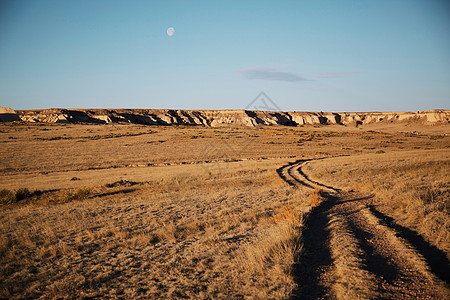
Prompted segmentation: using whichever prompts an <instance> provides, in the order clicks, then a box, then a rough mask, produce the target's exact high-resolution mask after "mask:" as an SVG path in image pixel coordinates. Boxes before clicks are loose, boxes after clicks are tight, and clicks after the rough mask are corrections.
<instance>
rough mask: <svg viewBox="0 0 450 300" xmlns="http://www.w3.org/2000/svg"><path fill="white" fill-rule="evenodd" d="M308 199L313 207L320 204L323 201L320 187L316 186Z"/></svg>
mask: <svg viewBox="0 0 450 300" xmlns="http://www.w3.org/2000/svg"><path fill="white" fill-rule="evenodd" d="M308 200H309V204H311V206H313V207H316V206H319V205H320V203H321V202H322V197H321V196H320V189H319V188H317V187H316V188H315V189H314V192H312V193H310V194H309V196H308Z"/></svg>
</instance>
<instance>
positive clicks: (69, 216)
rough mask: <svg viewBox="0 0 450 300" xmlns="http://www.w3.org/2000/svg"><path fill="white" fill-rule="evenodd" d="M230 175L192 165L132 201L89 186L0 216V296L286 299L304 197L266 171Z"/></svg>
mask: <svg viewBox="0 0 450 300" xmlns="http://www.w3.org/2000/svg"><path fill="white" fill-rule="evenodd" d="M164 170H167V168H166V169H164ZM237 171H238V172H237V173H236V171H235V170H230V171H228V172H226V173H222V174H221V175H222V176H220V177H217V175H211V176H210V175H206V174H205V173H204V172H203V170H202V168H201V167H200V166H197V173H195V176H194V174H192V176H188V175H183V176H182V175H178V174H177V173H174V174H172V175H170V172H169V173H168V174H166V175H165V176H164V177H163V178H162V179H160V180H159V179H158V180H155V181H151V182H146V183H142V184H138V185H133V187H138V189H136V190H135V191H133V192H131V193H122V194H121V193H120V191H124V190H126V189H128V188H129V186H126V185H111V186H112V187H106V186H98V187H93V188H91V190H92V191H93V192H92V193H91V195H90V198H86V199H84V200H80V199H78V198H77V199H78V200H79V201H70V202H64V201H62V202H61V201H60V202H55V203H58V204H51V202H46V203H45V205H43V204H42V203H41V202H39V201H37V200H36V202H30V203H28V204H27V205H22V206H17V207H10V208H8V209H6V210H3V211H2V213H1V214H0V218H1V221H2V223H1V225H0V233H1V236H2V241H1V244H0V252H1V253H2V254H3V255H2V258H1V263H2V267H1V269H0V271H1V274H2V275H1V276H2V278H4V280H3V281H2V291H3V292H2V297H8V298H13V299H14V298H22V297H31V298H35V297H40V296H44V295H45V297H50V296H51V297H56V298H66V297H75V298H78V297H95V296H99V295H101V296H102V297H144V298H148V297H158V298H160V297H163V298H166V297H168V298H174V297H175V298H177V297H200V298H202V297H225V296H226V297H250V296H253V297H254V296H257V297H260V298H285V297H287V296H288V295H289V294H290V292H291V290H292V289H293V288H294V287H295V282H294V281H293V279H292V274H291V267H292V264H293V262H294V257H295V254H296V253H297V252H298V251H299V247H300V246H299V245H300V244H299V233H300V230H299V227H300V226H301V224H302V217H301V216H302V212H300V211H299V209H301V207H303V206H304V205H305V204H306V203H305V201H304V199H305V195H304V194H303V193H302V192H301V191H292V190H290V189H289V188H288V187H287V186H286V185H285V184H284V183H283V182H280V180H279V178H278V177H277V175H276V172H275V165H274V166H273V170H270V171H269V170H265V171H261V170H260V169H249V170H246V171H245V170H242V169H237ZM242 174H245V176H247V177H248V178H251V180H242V179H241V178H242ZM249 190H251V191H252V193H249V192H248V191H249ZM80 191H81V190H80ZM82 191H84V190H82ZM105 192H110V193H111V194H110V195H104V194H105ZM116 192H118V193H116ZM63 194H66V193H63ZM67 194H68V195H70V197H69V198H71V199H72V200H73V199H74V195H78V194H81V195H86V194H87V193H84V192H83V193H81V192H77V190H75V191H73V190H71V191H68V192H67ZM46 197H47V198H48V197H50V198H51V197H55V198H58V197H60V195H59V194H58V193H57V192H56V193H54V194H49V195H46ZM65 199H67V198H65ZM48 203H50V205H49V204H48ZM276 216H278V217H276ZM281 216H282V217H281ZM275 219H277V220H278V221H277V223H276V222H275V221H274V220H275ZM55 262H57V263H56V264H55ZM30 268H31V269H32V270H34V271H33V272H29V271H28V270H30ZM8 274H9V275H8ZM237 286H239V287H240V288H238V289H237V288H236V287H237Z"/></svg>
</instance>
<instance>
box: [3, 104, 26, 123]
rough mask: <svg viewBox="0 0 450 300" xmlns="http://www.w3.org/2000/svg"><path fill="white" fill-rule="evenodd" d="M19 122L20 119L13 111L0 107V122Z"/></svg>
mask: <svg viewBox="0 0 450 300" xmlns="http://www.w3.org/2000/svg"><path fill="white" fill-rule="evenodd" d="M20 120H21V119H20V117H19V116H18V115H17V113H16V112H15V111H14V110H13V109H11V108H6V107H0V122H14V121H20Z"/></svg>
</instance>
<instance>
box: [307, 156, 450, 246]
mask: <svg viewBox="0 0 450 300" xmlns="http://www.w3.org/2000/svg"><path fill="white" fill-rule="evenodd" d="M309 170H310V171H311V174H312V175H314V177H320V178H321V180H323V181H324V182H326V183H327V184H331V185H335V186H337V187H343V188H346V189H348V190H360V191H361V192H364V193H374V194H375V195H376V196H377V197H378V198H379V199H381V200H382V201H384V203H385V204H387V205H389V206H390V207H391V208H393V209H394V210H395V212H396V214H397V217H399V218H400V219H401V220H403V222H404V223H405V225H407V226H409V227H412V228H414V230H416V231H417V232H419V233H420V234H422V235H423V236H424V237H426V238H427V240H428V241H429V242H431V243H432V244H434V245H436V246H437V247H438V248H439V249H441V250H443V251H445V252H446V253H450V233H449V232H450V216H449V210H448V209H449V204H450V202H449V199H450V197H449V195H450V184H449V182H450V171H449V170H450V154H449V152H448V151H447V150H435V151H429V150H428V151H410V152H401V153H392V154H391V155H389V156H385V157H384V158H383V159H381V158H380V156H376V157H375V156H372V155H366V156H361V157H360V158H359V159H356V158H351V159H349V158H336V159H332V160H330V161H328V162H326V161H322V162H319V161H318V162H314V163H311V165H310V166H309ZM357 187H358V188H357Z"/></svg>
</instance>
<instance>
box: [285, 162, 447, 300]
mask: <svg viewBox="0 0 450 300" xmlns="http://www.w3.org/2000/svg"><path fill="white" fill-rule="evenodd" d="M309 161H310V160H298V161H296V162H293V163H290V164H287V165H285V166H283V167H281V168H279V169H278V170H277V172H278V174H279V176H280V177H281V178H282V179H283V180H284V181H286V182H287V183H288V184H289V185H290V186H293V187H296V188H306V189H315V188H320V189H321V195H322V197H323V199H324V201H323V202H322V204H321V205H320V206H319V207H317V208H315V209H314V210H313V212H312V213H311V214H310V215H309V217H308V219H307V222H306V224H305V227H304V229H303V232H302V239H303V248H302V249H303V250H302V253H301V254H300V256H299V258H298V262H297V264H296V265H295V266H294V274H295V277H296V280H297V282H298V289H297V290H296V291H294V293H293V295H292V298H294V299H330V298H331V299H450V290H449V281H450V280H449V279H450V278H449V270H450V268H449V266H450V265H449V261H448V259H447V257H446V255H445V253H442V252H441V251H440V250H438V249H437V248H435V247H434V246H431V245H430V244H428V243H427V242H426V241H425V240H424V239H423V238H422V237H421V236H420V235H418V234H417V233H416V232H414V231H412V230H410V229H408V228H406V227H402V226H401V225H399V224H397V223H396V222H395V220H394V219H392V218H391V217H389V216H388V215H385V214H383V213H381V212H380V211H379V210H378V209H377V202H376V201H375V199H374V197H373V195H362V194H360V193H355V192H344V191H342V190H340V189H338V188H335V187H331V186H327V185H325V184H323V183H320V182H318V181H314V180H312V179H311V178H310V177H309V176H307V174H305V173H304V171H303V170H302V167H303V166H304V165H305V164H307V163H308V162H309Z"/></svg>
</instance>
